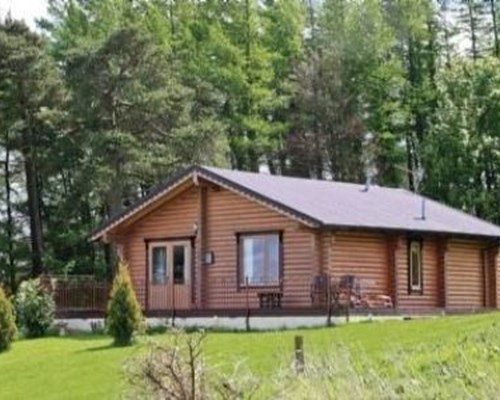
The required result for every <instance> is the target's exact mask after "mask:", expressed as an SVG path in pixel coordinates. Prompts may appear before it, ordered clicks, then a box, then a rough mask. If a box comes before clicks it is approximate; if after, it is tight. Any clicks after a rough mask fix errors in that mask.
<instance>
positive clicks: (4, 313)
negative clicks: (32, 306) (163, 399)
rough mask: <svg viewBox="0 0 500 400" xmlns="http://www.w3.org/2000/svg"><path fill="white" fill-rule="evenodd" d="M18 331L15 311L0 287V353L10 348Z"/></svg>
mask: <svg viewBox="0 0 500 400" xmlns="http://www.w3.org/2000/svg"><path fill="white" fill-rule="evenodd" d="M16 331H17V329H16V323H15V320H14V309H13V307H12V304H11V303H10V301H9V299H8V298H7V296H6V295H5V292H4V291H3V289H2V287H1V286H0V352H2V351H4V350H8V349H9V348H10V344H11V343H12V341H13V340H14V336H15V335H16Z"/></svg>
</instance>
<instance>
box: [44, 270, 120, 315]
mask: <svg viewBox="0 0 500 400" xmlns="http://www.w3.org/2000/svg"><path fill="white" fill-rule="evenodd" d="M50 283H51V289H52V291H53V296H54V301H55V303H56V308H57V310H58V311H104V310H105V309H106V305H107V302H108V296H109V290H110V284H109V283H108V282H106V281H99V280H96V279H95V278H94V277H93V276H86V275H85V276H81V275H79V276H51V277H50Z"/></svg>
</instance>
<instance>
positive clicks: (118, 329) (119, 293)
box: [106, 263, 143, 346]
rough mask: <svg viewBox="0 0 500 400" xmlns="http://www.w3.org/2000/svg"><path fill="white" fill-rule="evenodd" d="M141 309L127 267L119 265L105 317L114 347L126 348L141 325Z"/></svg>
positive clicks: (122, 264)
mask: <svg viewBox="0 0 500 400" xmlns="http://www.w3.org/2000/svg"><path fill="white" fill-rule="evenodd" d="M142 321H143V317H142V313H141V307H140V306H139V303H138V301H137V298H136V297H135V292H134V289H133V288H132V283H131V281H130V276H129V273H128V268H127V265H126V264H124V263H120V265H119V267H118V273H117V274H116V276H115V279H114V281H113V288H112V289H111V296H110V300H109V303H108V313H107V317H106V328H107V331H108V332H109V333H110V334H111V336H113V338H114V344H115V346H128V345H130V344H131V343H132V338H133V335H134V333H135V332H137V331H138V330H139V329H140V327H141V325H142Z"/></svg>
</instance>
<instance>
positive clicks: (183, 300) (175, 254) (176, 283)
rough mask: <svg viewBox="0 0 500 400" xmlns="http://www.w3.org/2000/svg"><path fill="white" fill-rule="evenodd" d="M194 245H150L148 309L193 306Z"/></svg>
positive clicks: (177, 241)
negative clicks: (192, 246)
mask: <svg viewBox="0 0 500 400" xmlns="http://www.w3.org/2000/svg"><path fill="white" fill-rule="evenodd" d="M191 256H192V254H191V242H190V241H186V240H176V241H162V242H150V244H149V288H150V290H149V307H150V309H153V310H155V309H156V310H171V309H176V310H181V309H187V308H189V306H190V303H191Z"/></svg>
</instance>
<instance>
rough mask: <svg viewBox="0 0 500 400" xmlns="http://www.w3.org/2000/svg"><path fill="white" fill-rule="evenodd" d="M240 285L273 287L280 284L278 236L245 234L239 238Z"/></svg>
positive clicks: (272, 234)
mask: <svg viewBox="0 0 500 400" xmlns="http://www.w3.org/2000/svg"><path fill="white" fill-rule="evenodd" d="M238 245H239V249H240V260H239V268H240V271H239V272H240V282H239V283H240V285H242V286H244V285H246V284H247V282H248V285H249V286H260V285H262V286H274V285H276V286H277V285H279V283H280V263H281V260H280V258H281V255H280V235H279V234H278V233H270V234H245V235H240V236H239V243H238Z"/></svg>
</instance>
